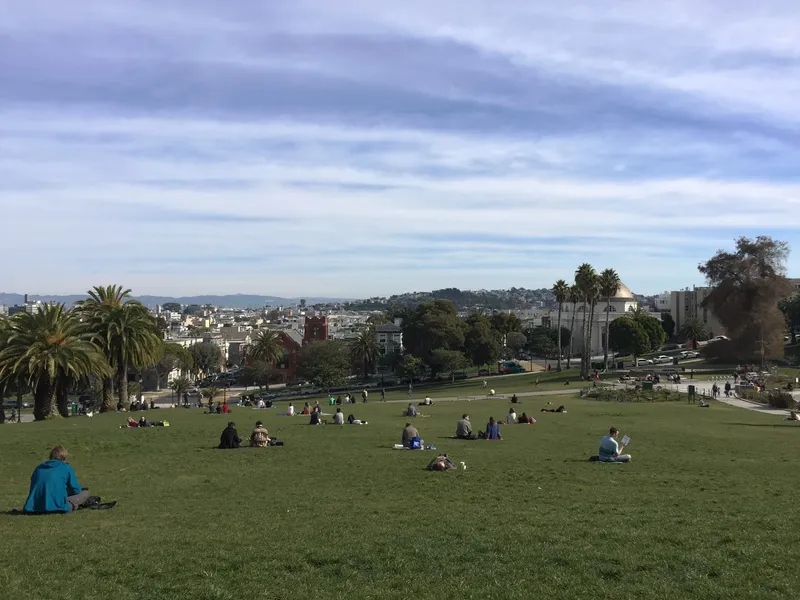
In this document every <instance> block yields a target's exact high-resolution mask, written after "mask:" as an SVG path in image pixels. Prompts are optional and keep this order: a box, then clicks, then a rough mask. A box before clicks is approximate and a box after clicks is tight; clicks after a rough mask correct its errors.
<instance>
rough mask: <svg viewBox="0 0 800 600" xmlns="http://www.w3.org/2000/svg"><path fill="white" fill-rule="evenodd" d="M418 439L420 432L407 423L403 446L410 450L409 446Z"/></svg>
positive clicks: (404, 430)
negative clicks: (413, 440)
mask: <svg viewBox="0 0 800 600" xmlns="http://www.w3.org/2000/svg"><path fill="white" fill-rule="evenodd" d="M416 437H419V431H417V428H416V427H414V426H413V425H412V424H411V423H406V426H405V428H404V429H403V446H405V447H406V448H408V445H409V444H410V443H411V440H412V439H414V438H416Z"/></svg>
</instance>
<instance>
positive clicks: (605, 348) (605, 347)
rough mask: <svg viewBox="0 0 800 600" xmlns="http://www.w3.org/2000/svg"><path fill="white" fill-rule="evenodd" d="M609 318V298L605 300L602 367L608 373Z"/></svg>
mask: <svg viewBox="0 0 800 600" xmlns="http://www.w3.org/2000/svg"><path fill="white" fill-rule="evenodd" d="M610 316H611V297H610V296H609V297H608V298H607V299H606V339H605V343H604V344H603V365H604V366H605V370H606V371H608V326H609V324H610V323H611V321H610V319H609V317H610Z"/></svg>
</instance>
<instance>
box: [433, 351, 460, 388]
mask: <svg viewBox="0 0 800 600" xmlns="http://www.w3.org/2000/svg"><path fill="white" fill-rule="evenodd" d="M432 364H433V367H434V371H435V372H436V373H449V374H450V378H451V381H452V382H453V383H455V381H456V371H460V370H461V369H466V368H467V367H468V366H469V359H467V357H466V356H464V353H463V352H460V351H459V350H445V349H444V348H438V349H436V350H434V351H433V357H432Z"/></svg>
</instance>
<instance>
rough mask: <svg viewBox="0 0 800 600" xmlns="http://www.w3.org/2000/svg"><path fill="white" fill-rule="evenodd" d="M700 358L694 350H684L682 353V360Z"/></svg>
mask: <svg viewBox="0 0 800 600" xmlns="http://www.w3.org/2000/svg"><path fill="white" fill-rule="evenodd" d="M699 356H700V353H699V352H695V351H694V350H684V351H683V352H681V358H684V359H686V358H697V357H699Z"/></svg>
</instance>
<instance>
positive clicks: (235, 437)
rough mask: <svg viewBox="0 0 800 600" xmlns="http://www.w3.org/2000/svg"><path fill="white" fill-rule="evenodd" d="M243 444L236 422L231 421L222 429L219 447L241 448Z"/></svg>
mask: <svg viewBox="0 0 800 600" xmlns="http://www.w3.org/2000/svg"><path fill="white" fill-rule="evenodd" d="M241 444H242V439H241V438H240V437H239V433H238V432H237V431H236V423H234V422H233V421H231V422H230V423H228V426H227V427H226V428H225V429H224V430H223V431H222V435H221V436H219V448H220V449H222V450H228V449H231V448H240V447H241Z"/></svg>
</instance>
